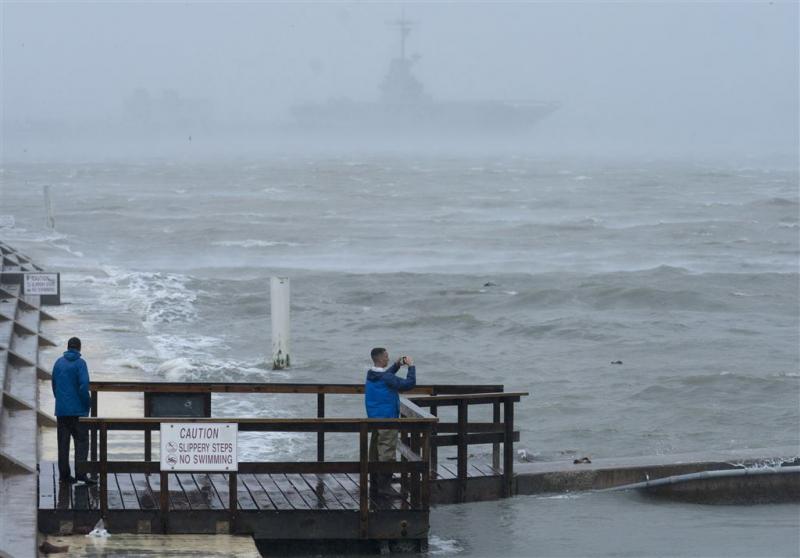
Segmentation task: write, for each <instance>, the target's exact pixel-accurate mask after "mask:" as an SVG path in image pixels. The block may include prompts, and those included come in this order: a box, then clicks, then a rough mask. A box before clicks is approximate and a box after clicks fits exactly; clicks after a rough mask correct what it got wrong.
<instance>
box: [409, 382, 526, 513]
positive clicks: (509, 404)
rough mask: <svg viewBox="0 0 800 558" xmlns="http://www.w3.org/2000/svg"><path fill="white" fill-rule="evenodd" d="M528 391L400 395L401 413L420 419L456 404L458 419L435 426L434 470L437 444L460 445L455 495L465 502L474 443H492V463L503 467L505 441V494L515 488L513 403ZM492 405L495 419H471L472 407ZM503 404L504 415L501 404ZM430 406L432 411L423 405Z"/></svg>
mask: <svg viewBox="0 0 800 558" xmlns="http://www.w3.org/2000/svg"><path fill="white" fill-rule="evenodd" d="M526 395H528V394H527V393H526V392H498V393H473V394H452V395H433V396H427V397H412V398H405V397H403V398H401V400H400V413H401V416H404V417H414V418H420V419H431V418H436V415H437V414H438V410H439V407H453V406H454V407H457V408H458V419H457V422H441V421H438V422H436V423H435V424H434V426H433V439H432V444H431V460H430V464H431V473H432V474H434V475H435V474H436V471H437V467H438V448H440V447H443V446H457V448H458V450H457V451H458V453H457V468H458V474H457V479H458V491H457V496H456V499H457V501H459V502H463V501H464V500H465V496H466V490H467V476H468V475H467V467H468V452H467V447H468V446H469V445H472V444H492V467H493V468H494V469H495V470H498V469H499V468H500V444H501V443H502V444H503V494H504V496H506V497H508V496H511V495H512V494H513V492H514V485H513V481H514V442H518V441H519V432H518V431H515V430H514V403H516V402H518V401H519V400H520V398H521V397H523V396H526ZM472 405H492V422H469V407H470V406H472ZM501 405H502V407H503V409H502V410H503V413H502V419H501V413H500V410H501V409H500V407H501ZM422 407H428V408H430V413H429V412H426V411H424V410H423V409H422Z"/></svg>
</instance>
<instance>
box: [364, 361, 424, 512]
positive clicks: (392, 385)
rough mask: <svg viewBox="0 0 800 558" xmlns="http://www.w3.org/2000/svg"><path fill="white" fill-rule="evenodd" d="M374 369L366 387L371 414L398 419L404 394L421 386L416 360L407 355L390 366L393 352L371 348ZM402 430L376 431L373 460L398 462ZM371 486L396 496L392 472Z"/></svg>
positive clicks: (371, 444)
mask: <svg viewBox="0 0 800 558" xmlns="http://www.w3.org/2000/svg"><path fill="white" fill-rule="evenodd" d="M370 356H371V357H372V363H373V366H372V368H370V369H369V371H368V372H367V382H366V385H365V387H364V402H365V404H366V407H367V417H369V418H385V419H396V418H399V417H400V395H399V394H400V393H401V392H404V391H408V390H410V389H412V388H413V387H414V386H415V385H417V369H416V368H415V367H414V359H412V358H411V357H409V356H403V357H400V358H399V359H397V361H395V362H394V363H393V364H392V365H391V366H389V353H388V351H387V350H386V349H384V348H383V347H376V348H374V349H372V351H370ZM402 366H408V372H407V373H406V377H405V378H398V377H397V372H398V370H400V368H401V367H402ZM398 435H399V431H398V430H377V431H373V432H372V438H371V439H370V444H369V459H370V461H396V459H397V438H398ZM374 478H375V482H374V484H373V485H372V487H371V490H372V492H377V494H379V495H381V496H394V495H395V493H394V491H393V490H392V486H391V483H392V475H391V474H383V473H381V474H377V475H375V477H374Z"/></svg>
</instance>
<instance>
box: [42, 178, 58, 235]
mask: <svg viewBox="0 0 800 558" xmlns="http://www.w3.org/2000/svg"><path fill="white" fill-rule="evenodd" d="M42 190H43V193H44V226H45V228H46V229H47V230H50V231H52V230H55V228H56V220H55V217H53V199H52V197H51V196H50V186H44V188H43V189H42Z"/></svg>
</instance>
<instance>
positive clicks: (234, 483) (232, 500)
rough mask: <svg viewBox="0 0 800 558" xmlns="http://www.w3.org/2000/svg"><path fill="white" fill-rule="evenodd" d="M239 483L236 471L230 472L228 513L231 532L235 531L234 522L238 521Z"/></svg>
mask: <svg viewBox="0 0 800 558" xmlns="http://www.w3.org/2000/svg"><path fill="white" fill-rule="evenodd" d="M238 485H239V483H238V479H237V475H236V473H228V513H229V514H230V525H229V526H228V529H229V531H228V532H230V533H233V532H234V527H233V526H234V523H235V522H236V507H237V506H238V503H239V500H238V496H239V495H238V494H237V492H238V490H239V486H238Z"/></svg>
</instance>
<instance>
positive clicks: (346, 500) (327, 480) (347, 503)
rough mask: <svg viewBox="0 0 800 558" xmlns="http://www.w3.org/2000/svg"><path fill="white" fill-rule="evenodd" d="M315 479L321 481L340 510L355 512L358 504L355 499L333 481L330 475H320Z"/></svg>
mask: <svg viewBox="0 0 800 558" xmlns="http://www.w3.org/2000/svg"><path fill="white" fill-rule="evenodd" d="M316 477H317V479H318V480H320V481H322V483H323V484H324V485H325V488H326V489H327V491H328V492H329V493H332V494H333V496H334V497H335V498H336V499H337V500H338V501H339V503H340V504H341V506H342V509H347V510H357V509H358V506H359V503H358V499H357V498H353V496H351V495H350V493H349V492H347V490H345V488H344V487H343V486H342V485H341V484H340V483H339V482H338V481H337V480H336V479H335V478H333V476H332V475H329V474H322V475H316Z"/></svg>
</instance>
